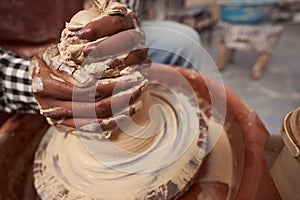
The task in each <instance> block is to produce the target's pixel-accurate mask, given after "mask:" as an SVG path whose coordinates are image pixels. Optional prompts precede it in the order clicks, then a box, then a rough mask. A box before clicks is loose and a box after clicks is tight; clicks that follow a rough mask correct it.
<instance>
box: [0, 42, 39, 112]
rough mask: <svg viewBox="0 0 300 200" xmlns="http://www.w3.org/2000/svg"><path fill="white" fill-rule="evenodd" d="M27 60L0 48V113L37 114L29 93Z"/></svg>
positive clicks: (34, 103) (36, 105)
mask: <svg viewBox="0 0 300 200" xmlns="http://www.w3.org/2000/svg"><path fill="white" fill-rule="evenodd" d="M28 66H29V60H25V59H23V58H20V57H19V56H17V55H16V54H14V53H12V52H10V51H6V50H4V49H2V48H1V47H0V111H4V112H9V113H12V112H26V113H38V112H39V109H38V104H37V102H36V100H35V98H34V97H33V95H32V93H31V77H30V74H29V72H28Z"/></svg>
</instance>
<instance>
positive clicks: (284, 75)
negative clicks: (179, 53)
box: [205, 24, 300, 135]
mask: <svg viewBox="0 0 300 200" xmlns="http://www.w3.org/2000/svg"><path fill="white" fill-rule="evenodd" d="M213 41H214V42H213V43H212V45H211V46H205V48H206V50H207V51H208V53H209V54H210V55H211V57H212V58H213V59H214V60H215V61H216V60H217V56H218V50H219V49H218V44H217V42H216V41H217V39H216V38H214V40H213ZM256 56H257V55H256V54H255V53H253V52H237V53H236V55H235V61H234V63H227V65H225V68H224V70H222V72H221V74H222V78H223V81H224V83H225V85H226V86H228V87H229V88H231V89H232V90H233V91H235V92H236V93H237V94H238V95H239V96H241V98H243V99H244V100H245V101H246V102H247V103H248V104H249V105H250V106H251V107H252V108H253V109H254V110H255V111H256V112H257V114H258V115H259V117H260V118H261V119H262V121H263V122H264V124H265V125H266V127H267V129H268V130H269V132H270V133H271V134H276V135H279V134H280V127H281V123H282V121H283V118H284V116H285V115H286V114H287V113H288V112H289V111H290V110H293V109H295V108H296V107H299V106H300V84H299V82H300V24H298V25H295V24H294V25H289V26H287V28H286V29H285V31H284V33H283V35H282V36H281V38H280V41H279V43H278V46H277V48H276V49H275V51H274V54H273V56H272V58H271V60H270V62H269V64H268V66H267V68H266V70H265V73H264V75H263V77H262V78H261V79H260V80H258V81H255V80H253V79H251V69H252V66H253V64H254V62H255V60H256V58H257V57H256Z"/></svg>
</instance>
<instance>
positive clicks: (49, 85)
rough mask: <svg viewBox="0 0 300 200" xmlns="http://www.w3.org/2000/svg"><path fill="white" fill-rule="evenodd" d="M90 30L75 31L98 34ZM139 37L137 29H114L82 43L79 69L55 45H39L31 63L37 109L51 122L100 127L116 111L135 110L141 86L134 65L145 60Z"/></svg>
mask: <svg viewBox="0 0 300 200" xmlns="http://www.w3.org/2000/svg"><path fill="white" fill-rule="evenodd" d="M98 23H100V22H99V21H95V22H94V25H91V24H88V25H87V26H86V28H87V30H88V29H89V28H88V27H92V29H93V27H94V28H95V27H96V28H95V29H97V27H98V25H99V24H98ZM91 32H93V33H95V34H96V36H95V35H94V36H93V37H90V36H87V35H86V33H90V31H83V30H82V31H81V32H78V35H79V36H80V37H85V38H86V39H87V38H88V39H89V40H94V39H96V38H97V37H101V36H102V35H97V34H99V31H98V30H97V31H96V30H93V31H91ZM108 35H110V34H108ZM143 41H144V35H143V33H142V32H141V31H139V30H137V29H129V30H126V31H122V32H120V33H117V34H114V35H112V36H110V37H108V38H107V39H105V40H102V41H101V42H99V43H97V45H92V46H87V48H86V50H85V52H86V55H87V58H86V60H85V61H84V62H83V64H82V65H81V67H80V68H78V69H75V68H72V67H70V66H67V65H66V64H63V63H62V60H61V57H60V55H59V51H58V49H57V45H52V46H50V47H48V48H47V49H45V50H43V51H41V52H40V53H39V54H38V55H37V56H35V57H34V58H33V59H32V62H31V65H30V71H31V74H32V78H33V84H32V89H33V94H34V96H35V97H36V99H37V101H38V102H39V104H40V109H41V113H42V114H43V115H44V116H45V117H47V119H48V121H50V123H52V124H54V125H57V124H61V125H66V126H70V127H77V128H82V127H86V126H87V125H89V124H91V123H99V124H100V126H101V128H102V129H109V128H111V127H113V126H114V125H115V117H116V116H120V115H127V116H128V115H132V114H134V113H135V112H136V111H137V108H140V103H141V99H142V94H143V91H145V88H146V80H145V79H144V77H143V76H141V74H140V73H139V72H138V71H135V70H133V68H136V67H137V66H139V65H141V64H145V63H148V62H149V60H148V57H147V48H146V47H145V46H144V44H143ZM116 85H117V87H115V86H116ZM116 93H117V94H118V95H116V97H114V98H112V94H116ZM112 100H113V102H114V103H113V105H112ZM104 120H105V123H103V121H104ZM94 131H96V130H94Z"/></svg>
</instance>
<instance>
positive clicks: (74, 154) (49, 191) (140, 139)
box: [34, 85, 207, 200]
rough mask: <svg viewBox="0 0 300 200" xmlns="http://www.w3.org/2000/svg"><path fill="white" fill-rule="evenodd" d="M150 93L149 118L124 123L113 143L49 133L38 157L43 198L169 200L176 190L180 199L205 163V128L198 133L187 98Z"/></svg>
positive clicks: (39, 188) (196, 112)
mask: <svg viewBox="0 0 300 200" xmlns="http://www.w3.org/2000/svg"><path fill="white" fill-rule="evenodd" d="M150 91H151V97H150V99H149V101H147V105H145V108H144V109H145V112H146V113H147V114H146V115H145V113H144V114H143V113H139V114H137V115H135V116H134V117H133V121H130V120H129V119H128V120H126V119H125V121H124V119H122V120H120V121H121V123H120V124H119V128H120V129H121V130H119V131H118V132H117V133H114V136H112V137H111V138H110V139H109V140H108V139H105V138H104V137H98V138H96V137H84V136H82V135H75V134H64V133H63V132H58V131H57V130H56V129H55V128H51V129H50V130H49V131H48V133H47V134H46V136H45V138H44V139H43V141H42V143H41V144H40V147H39V149H38V151H37V153H36V157H35V164H34V166H35V167H34V179H35V182H34V183H35V187H36V188H37V191H38V193H39V195H40V196H41V197H45V196H46V195H47V198H48V199H49V198H50V199H51V198H53V197H54V196H55V195H57V194H58V193H62V192H63V191H68V192H67V194H68V198H71V199H75V198H79V197H82V198H84V199H97V197H101V198H103V199H117V200H122V199H149V198H151V197H152V196H157V195H162V196H164V197H166V198H162V199H167V196H168V195H170V194H168V190H170V189H171V187H173V186H176V187H177V188H178V190H175V191H173V192H174V195H176V194H177V195H178V194H179V193H180V192H181V190H182V189H183V188H185V187H186V184H187V183H188V180H191V179H192V178H193V177H194V176H195V174H196V173H197V171H198V170H199V167H200V165H201V163H202V158H200V157H199V152H200V151H201V149H203V148H205V141H204V140H203V138H205V137H206V134H207V133H206V129H203V128H200V125H199V116H200V117H201V115H200V112H199V109H198V108H197V107H195V106H194V105H192V104H191V103H189V98H188V97H187V96H185V95H180V94H179V95H177V99H176V98H174V95H173V94H172V93H171V92H170V91H169V92H168V90H166V89H164V88H161V87H159V86H156V85H154V86H151V90H150ZM182 106H184V109H183V107H182ZM201 118H202V117H201ZM202 119H203V118H202ZM86 128H90V127H86ZM199 141H201V142H203V145H201V146H199V144H198V142H199ZM45 146H46V147H45ZM41 169H42V170H41ZM46 183H47V184H46ZM159 188H160V189H159ZM161 188H164V190H163V191H161ZM112 191H113V192H112Z"/></svg>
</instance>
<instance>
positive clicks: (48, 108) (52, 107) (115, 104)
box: [39, 85, 146, 119]
mask: <svg viewBox="0 0 300 200" xmlns="http://www.w3.org/2000/svg"><path fill="white" fill-rule="evenodd" d="M145 88H146V86H145V85H144V86H141V87H138V88H136V89H134V90H133V92H130V93H125V94H120V95H115V96H113V97H112V96H110V97H108V98H105V99H102V100H100V101H96V102H76V101H74V102H72V101H60V100H53V99H49V98H40V99H39V100H40V102H42V104H41V109H40V112H41V114H42V115H44V116H45V117H50V118H55V119H62V118H70V117H75V118H80V117H98V118H107V117H109V116H112V115H113V113H119V112H121V111H122V110H126V109H127V108H128V107H130V105H132V104H133V103H134V102H136V101H138V99H139V97H140V96H141V94H142V92H144V91H145Z"/></svg>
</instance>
